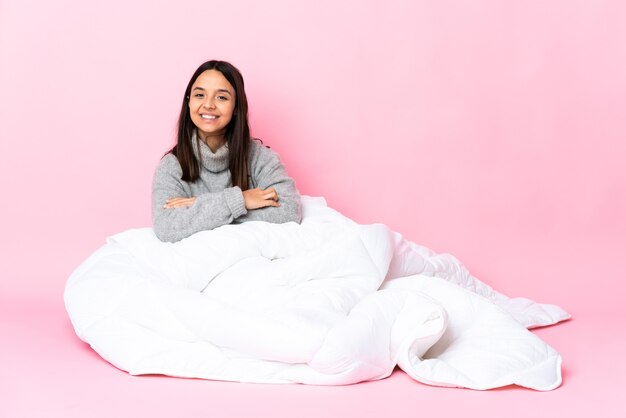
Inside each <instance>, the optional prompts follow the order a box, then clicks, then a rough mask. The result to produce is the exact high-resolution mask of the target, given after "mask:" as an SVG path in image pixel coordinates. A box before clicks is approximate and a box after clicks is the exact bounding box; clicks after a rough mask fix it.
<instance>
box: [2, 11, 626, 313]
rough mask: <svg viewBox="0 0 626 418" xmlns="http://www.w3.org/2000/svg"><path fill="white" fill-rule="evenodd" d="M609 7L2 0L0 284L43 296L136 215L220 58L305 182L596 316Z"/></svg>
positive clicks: (611, 205)
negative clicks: (189, 100) (196, 88)
mask: <svg viewBox="0 0 626 418" xmlns="http://www.w3.org/2000/svg"><path fill="white" fill-rule="evenodd" d="M115 3H117V6H115V5H114V4H115ZM625 4H626V3H624V2H622V1H619V0H614V1H611V0H604V1H600V0H598V1H594V2H590V1H582V0H579V1H571V0H552V1H527V2H503V1H501V0H475V1H449V0H447V1H409V0H407V1H400V0H390V1H387V2H374V1H360V0H349V1H341V2H339V1H334V0H330V1H316V2H306V3H305V2H292V1H287V0H282V1H281V0H271V1H264V2H255V1H232V0H231V1H224V2H212V1H206V0H202V1H196V0H189V1H183V2H168V1H153V0H151V1H148V0H143V1H133V2H126V1H119V2H111V1H109V2H98V3H92V2H84V1H79V0H58V1H54V2H44V1H35V0H1V2H0V54H1V55H0V92H1V93H0V95H1V99H0V100H1V102H0V106H1V107H0V117H1V121H2V122H1V123H0V138H1V141H2V153H1V154H0V170H1V172H0V175H1V177H0V178H2V193H3V196H4V197H3V199H2V202H3V204H2V208H1V209H0V210H1V211H2V214H1V216H0V222H1V225H0V227H1V228H2V231H3V234H2V250H3V251H2V265H3V273H2V280H1V281H0V292H1V294H2V295H3V297H12V296H10V295H19V294H25V293H26V292H28V293H29V294H30V296H29V297H50V296H52V297H58V298H60V297H61V293H62V289H63V285H64V283H65V280H66V278H67V276H68V275H69V274H70V272H71V271H72V270H73V268H75V267H76V266H77V265H78V264H79V263H80V262H81V261H82V260H83V259H84V258H85V257H87V255H88V254H90V253H91V252H92V251H93V250H95V248H97V247H98V246H99V245H100V244H101V243H102V242H103V240H104V238H105V237H106V236H107V235H109V234H112V233H115V232H118V231H121V230H123V229H127V228H131V227H139V226H147V225H149V223H150V211H149V198H150V181H151V177H152V172H153V169H154V167H155V165H156V163H157V161H158V160H159V158H160V156H161V155H162V154H163V152H164V151H165V150H166V149H167V148H168V147H169V146H170V144H171V143H172V141H173V133H174V126H175V120H176V114H177V110H178V106H179V101H180V100H181V95H182V92H183V89H184V87H185V85H186V83H187V81H188V78H189V76H190V75H191V73H192V72H193V70H194V69H195V68H196V66H197V65H199V64H200V63H201V62H203V61H204V60H206V59H210V58H219V59H226V60H229V61H231V62H233V63H234V64H235V65H237V66H238V67H239V68H240V69H241V70H242V72H243V74H244V76H245V78H246V84H247V89H248V95H249V100H250V104H251V109H252V110H251V118H252V124H253V126H252V127H253V133H254V134H255V135H257V136H259V137H261V138H263V139H264V140H265V142H266V143H267V144H269V145H271V146H272V148H274V149H276V150H277V151H279V153H280V154H281V155H282V157H283V160H284V162H285V164H286V165H287V168H288V170H289V172H290V173H291V174H292V175H293V177H295V178H296V180H297V183H298V186H299V188H300V190H301V192H303V193H305V194H312V195H323V196H325V197H326V198H327V200H328V202H329V203H330V204H331V205H332V206H334V207H336V208H337V209H339V210H341V211H342V212H343V213H345V214H346V215H349V216H351V217H352V218H354V219H356V220H358V221H361V222H382V223H386V224H388V225H389V226H391V227H392V228H393V229H395V230H398V231H400V232H402V233H403V234H405V235H406V236H407V237H409V238H411V239H412V240H414V241H417V242H419V243H421V244H424V245H427V246H430V247H432V248H434V249H435V250H437V251H447V252H452V253H453V254H455V255H457V256H458V257H459V258H460V259H462V260H463V261H464V262H465V263H466V264H467V265H468V266H469V267H470V269H471V270H472V271H474V272H475V273H476V274H477V275H479V276H480V277H482V278H483V279H484V280H486V281H488V282H489V283H491V284H493V285H494V286H496V287H497V288H499V289H501V290H503V291H505V292H507V293H510V294H513V295H520V294H521V295H525V296H529V297H533V298H537V299H542V300H547V301H550V302H554V303H560V304H562V305H564V306H565V307H566V308H569V309H571V310H574V311H575V310H576V309H577V307H579V306H580V307H581V309H582V307H585V306H586V305H584V303H583V302H584V299H585V298H584V296H585V295H586V294H587V293H590V294H592V295H594V296H595V297H596V299H598V300H601V301H603V303H601V304H598V303H595V304H593V305H589V306H586V307H591V308H593V309H600V310H607V309H611V308H612V307H614V306H616V304H617V303H618V302H620V301H621V299H622V296H621V294H623V291H624V290H625V287H624V285H623V282H624V279H625V277H624V276H625V275H626V274H625V273H626V265H625V262H624V261H619V260H618V258H623V257H619V256H621V253H623V252H624V250H625V249H626V239H625V237H626V217H625V216H624V214H625V213H626V175H625V172H626V170H624V161H626V117H625V115H624V110H625V109H626V77H624V74H626V46H625V45H626V30H625V29H623V22H624V16H625V12H626V8H625V6H624V5H625ZM620 290H621V291H620ZM620 306H621V305H620ZM620 309H621V308H620Z"/></svg>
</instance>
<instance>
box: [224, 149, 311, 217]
mask: <svg viewBox="0 0 626 418" xmlns="http://www.w3.org/2000/svg"><path fill="white" fill-rule="evenodd" d="M254 146H255V147H256V150H255V155H254V157H253V159H252V164H251V167H250V169H251V170H250V171H251V175H252V177H253V178H252V180H253V182H254V184H255V185H256V187H259V188H261V189H267V188H269V187H273V188H274V189H276V193H277V194H278V202H279V203H280V206H277V207H274V206H268V207H264V208H259V209H253V210H249V211H248V212H247V213H246V214H244V215H242V216H240V217H238V218H237V219H235V223H242V222H246V221H266V222H272V223H285V222H298V223H300V222H301V221H302V203H301V199H300V193H299V192H298V189H297V188H296V184H295V182H294V180H293V179H292V178H291V177H289V176H288V175H287V172H286V170H285V167H284V166H283V164H282V163H281V161H280V158H279V157H278V155H277V154H276V153H275V152H274V151H272V150H271V149H269V148H267V147H265V146H262V145H259V144H256V143H255V145H254Z"/></svg>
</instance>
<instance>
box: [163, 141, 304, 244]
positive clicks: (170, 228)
mask: <svg viewBox="0 0 626 418" xmlns="http://www.w3.org/2000/svg"><path fill="white" fill-rule="evenodd" d="M197 143H198V140H197V137H196V135H195V134H194V136H193V138H192V144H193V149H194V152H196V157H198V155H197V151H196V149H197V147H196V144H197ZM199 160H200V178H199V179H198V180H196V181H195V182H193V183H189V182H186V181H183V180H182V179H181V177H182V169H181V167H180V164H179V162H178V159H177V158H176V156H174V155H173V154H167V155H166V156H164V157H163V158H162V159H161V162H160V163H159V165H158V166H157V169H156V172H155V174H154V180H153V183H152V222H153V225H154V232H155V234H156V236H157V237H158V238H159V239H160V240H161V241H169V242H175V241H179V240H181V239H183V238H186V237H188V236H190V235H191V234H194V233H196V232H198V231H204V230H209V229H213V228H217V227H218V226H222V225H226V224H230V223H241V222H246V221H267V222H273V223H284V222H290V221H294V222H300V221H301V219H302V208H301V203H300V194H299V193H298V190H297V189H296V186H295V183H294V181H293V179H291V178H290V177H289V176H288V175H287V173H286V171H285V168H284V167H283V165H282V164H281V162H280V160H279V158H278V155H277V154H276V153H275V152H273V151H272V150H270V149H269V148H267V147H265V146H263V145H261V144H259V143H258V142H257V141H251V143H250V151H249V159H248V167H249V177H248V187H250V188H251V189H254V188H257V187H259V188H261V189H267V188H268V187H274V188H275V189H276V193H278V199H279V202H280V206H278V207H273V206H270V207H265V208H260V209H253V210H249V211H248V210H246V206H245V203H244V199H243V194H242V191H241V189H240V188H239V187H233V186H232V182H231V177H230V170H229V169H228V145H224V146H222V147H221V148H219V149H218V150H217V151H216V152H215V153H213V152H212V151H211V149H210V148H209V147H208V146H207V145H206V144H205V143H204V142H202V141H200V158H199ZM175 197H195V198H196V201H195V202H194V204H193V205H191V206H187V207H181V208H169V209H166V208H164V207H163V205H165V201H166V200H167V199H172V198H175Z"/></svg>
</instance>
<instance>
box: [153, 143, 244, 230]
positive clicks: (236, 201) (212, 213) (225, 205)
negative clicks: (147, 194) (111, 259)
mask: <svg viewBox="0 0 626 418" xmlns="http://www.w3.org/2000/svg"><path fill="white" fill-rule="evenodd" d="M181 177H182V169H181V168H180V164H179V163H178V160H177V159H176V157H175V156H173V155H166V156H165V157H163V159H162V160H161V162H160V163H159V166H158V167H157V169H156V172H155V175H154V179H153V182H152V223H153V227H154V233H155V234H156V236H157V237H158V238H159V239H160V240H161V241H169V242H176V241H180V240H181V239H183V238H186V237H188V236H190V235H192V234H194V233H196V232H199V231H204V230H209V229H213V228H217V227H218V226H222V225H226V224H230V223H232V222H233V220H234V219H235V218H237V217H239V216H241V215H243V214H245V213H246V212H247V211H246V207H245V204H244V200H243V194H242V193H241V189H240V188H239V187H228V188H226V189H224V190H223V191H220V192H216V193H204V194H201V195H198V196H195V198H196V201H195V202H194V204H193V205H191V206H187V207H180V208H164V207H163V206H164V205H165V201H166V200H167V199H172V198H175V197H194V196H192V195H191V194H190V192H189V191H188V190H189V187H185V186H184V184H183V183H184V182H183V181H182V180H181Z"/></svg>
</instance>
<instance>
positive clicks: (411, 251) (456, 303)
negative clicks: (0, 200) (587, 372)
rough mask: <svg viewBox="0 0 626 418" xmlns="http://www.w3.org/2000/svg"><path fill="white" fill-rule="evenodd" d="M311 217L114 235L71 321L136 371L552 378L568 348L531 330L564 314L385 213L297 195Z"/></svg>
mask: <svg viewBox="0 0 626 418" xmlns="http://www.w3.org/2000/svg"><path fill="white" fill-rule="evenodd" d="M303 215H304V217H303V221H302V224H301V225H298V224H295V223H288V224H269V223H265V222H248V223H244V224H241V225H226V226H223V227H220V228H217V229H215V230H212V231H205V232H200V233H197V234H195V235H193V236H191V237H189V238H187V239H184V240H182V241H180V242H178V243H175V244H171V243H163V242H161V241H159V240H158V239H157V238H156V236H155V235H154V233H153V231H152V229H151V228H143V229H134V230H129V231H126V232H123V233H120V234H118V235H115V236H113V237H111V238H109V240H108V241H107V243H106V244H105V245H104V246H102V247H101V248H100V249H99V250H97V251H96V252H95V253H94V254H92V255H91V256H90V257H89V258H88V259H87V260H86V261H85V262H84V263H83V264H82V265H80V266H79V267H78V268H77V269H76V271H75V272H74V273H73V274H72V276H71V277H70V278H69V280H68V282H67V285H66V289H65V303H66V307H67V311H68V313H69V316H70V318H71V321H72V324H73V325H74V329H75V331H76V334H77V335H78V336H79V338H81V339H82V340H83V341H85V342H87V343H89V344H90V345H91V346H92V347H93V349H94V350H95V351H97V352H98V353H99V354H100V355H101V356H102V357H103V358H104V359H106V360H107V361H109V362H111V363H112V364H113V365H115V366H116V367H118V368H120V369H122V370H126V371H128V372H129V373H131V374H134V375H138V374H165V375H170V376H180V377H195V378H204V379H216V380H231V381H242V382H270V383H307V384H320V385H341V384H350V383H356V382H360V381H364V380H376V379H382V378H385V377H387V376H389V375H390V374H391V372H392V371H393V369H394V367H395V366H396V365H398V366H399V367H400V368H401V369H402V370H404V371H405V372H406V373H407V374H409V375H410V376H411V377H412V378H414V379H415V380H418V381H420V382H423V383H426V384H429V385H438V386H455V387H466V388H472V389H490V388H495V387H501V386H506V385H511V384H515V385H520V386H525V387H528V388H532V389H537V390H551V389H554V388H556V387H558V386H559V385H560V383H561V357H560V356H559V354H558V353H557V352H556V351H555V350H554V349H553V348H551V347H550V346H548V345H547V344H546V343H544V342H543V341H542V340H540V339H539V338H538V337H537V336H535V335H534V334H533V333H531V332H530V331H528V330H527V328H530V327H535V326H543V325H549V324H554V323H556V322H559V321H562V320H564V319H567V318H569V316H568V314H567V313H566V312H565V311H563V310H562V309H560V308H559V307H557V306H554V305H545V304H537V303H534V302H532V301H530V300H528V299H523V298H515V299H510V298H508V297H506V296H504V295H502V294H501V293H498V292H496V291H495V290H494V289H492V288H491V287H489V286H487V285H486V284H484V283H482V282H480V281H479V280H477V279H476V278H474V277H472V276H471V275H470V274H469V273H468V271H467V270H466V269H465V268H464V267H463V266H462V265H461V264H460V262H459V261H458V260H456V259H455V258H454V257H452V256H451V255H449V254H435V253H434V252H432V251H431V250H429V249H427V248H425V247H422V246H418V245H416V244H414V243H412V242H409V241H407V240H405V239H404V238H402V236H401V235H400V234H398V233H395V232H393V231H391V230H389V229H388V228H387V227H385V226H384V225H380V224H375V225H359V224H357V223H355V222H353V221H352V220H350V219H348V218H346V217H344V216H342V215H341V214H339V213H338V212H336V211H334V210H333V209H331V208H329V207H327V205H326V202H325V201H324V199H322V198H312V197H306V196H305V197H303Z"/></svg>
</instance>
